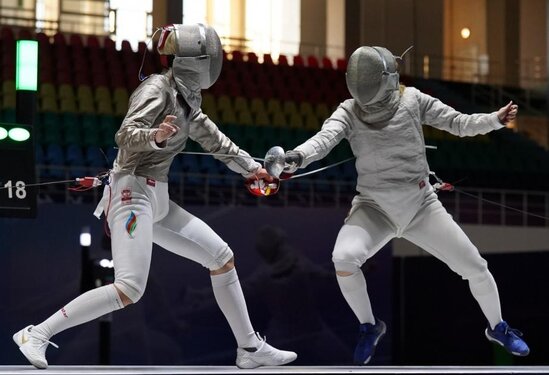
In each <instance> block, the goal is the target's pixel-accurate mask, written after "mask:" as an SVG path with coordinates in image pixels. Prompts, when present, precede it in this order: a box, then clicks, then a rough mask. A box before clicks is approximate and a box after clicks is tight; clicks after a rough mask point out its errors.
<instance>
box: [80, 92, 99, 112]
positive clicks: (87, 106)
mask: <svg viewBox="0 0 549 375" xmlns="http://www.w3.org/2000/svg"><path fill="white" fill-rule="evenodd" d="M77 96H78V109H79V112H82V113H95V103H94V99H93V94H92V90H91V87H90V86H88V85H79V86H78V88H77Z"/></svg>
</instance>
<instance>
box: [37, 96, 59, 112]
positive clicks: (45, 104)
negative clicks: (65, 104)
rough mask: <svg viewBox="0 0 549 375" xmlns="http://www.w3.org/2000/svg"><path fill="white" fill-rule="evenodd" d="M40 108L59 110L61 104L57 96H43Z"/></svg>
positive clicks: (42, 109) (52, 110) (43, 109)
mask: <svg viewBox="0 0 549 375" xmlns="http://www.w3.org/2000/svg"><path fill="white" fill-rule="evenodd" d="M40 110H41V111H46V112H57V111H59V106H58V104H57V98H56V97H55V96H51V95H48V96H43V97H42V98H41V99H40Z"/></svg>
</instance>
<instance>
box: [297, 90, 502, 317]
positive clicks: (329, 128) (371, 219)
mask: <svg viewBox="0 0 549 375" xmlns="http://www.w3.org/2000/svg"><path fill="white" fill-rule="evenodd" d="M367 109H368V110H370V112H367V111H366V110H365V108H364V107H363V106H360V105H359V104H358V103H357V102H356V101H355V99H350V100H346V101H345V102H343V103H342V104H341V105H340V106H339V107H338V108H337V109H336V110H335V112H334V113H333V114H332V115H331V117H330V118H328V119H327V120H326V121H325V122H324V124H323V126H322V129H321V130H320V131H319V132H318V133H317V134H316V135H315V136H313V137H312V138H310V139H309V140H307V141H306V142H305V143H303V144H302V145H300V146H298V147H296V148H295V151H298V152H300V153H301V155H302V156H303V159H304V161H303V164H302V165H301V167H304V166H306V165H308V164H309V163H311V162H313V161H315V160H319V159H321V158H323V157H324V156H326V155H327V154H328V153H329V152H330V150H331V149H332V148H333V147H334V146H335V145H337V144H338V143H339V142H340V141H341V140H342V139H344V138H345V139H347V140H348V141H349V143H350V145H351V149H352V151H353V153H354V155H355V156H356V169H357V172H358V180H357V191H358V192H359V194H358V195H357V196H356V197H355V198H354V199H353V202H352V208H351V211H350V213H349V215H348V217H347V218H346V220H345V224H344V225H343V227H342V228H341V230H340V232H339V235H338V237H337V240H336V244H335V248H334V251H333V262H334V264H335V268H336V270H337V271H346V272H351V273H353V274H355V273H358V272H361V271H360V269H359V268H360V266H361V265H362V264H363V263H364V262H366V260H367V259H368V258H370V257H372V256H373V255H374V254H375V253H376V252H377V251H378V250H380V249H381V248H382V247H383V246H384V245H385V244H386V243H387V242H388V241H390V240H391V239H392V238H395V237H403V238H406V239H408V240H409V241H411V242H413V243H414V244H416V245H418V246H420V247H422V248H423V249H424V250H426V251H428V252H429V253H431V254H432V255H434V256H436V257H437V258H438V259H440V260H442V261H443V262H445V263H446V264H447V265H448V266H449V267H450V268H451V269H452V270H453V271H455V272H456V273H458V274H459V275H460V276H461V277H462V278H464V279H466V280H468V281H469V286H470V288H471V291H472V293H473V295H474V297H475V298H476V300H477V301H478V303H479V304H480V306H481V309H482V311H483V312H484V314H485V315H486V318H487V319H488V321H489V322H490V325H491V326H492V327H493V326H495V325H496V324H497V323H499V322H500V321H501V311H500V303H499V296H498V291H497V287H496V284H495V282H494V279H493V277H492V275H491V274H490V272H489V271H488V268H487V264H486V261H485V260H484V259H483V258H482V257H481V256H480V255H479V252H478V250H477V248H476V247H475V246H474V245H473V244H472V243H471V241H470V240H469V239H468V238H467V236H466V235H465V233H463V231H462V230H461V228H460V227H459V226H458V225H457V224H456V223H455V222H454V221H453V219H452V217H451V216H450V215H449V214H448V213H447V212H446V210H445V209H444V207H442V204H441V203H440V201H439V200H438V198H437V196H436V194H435V193H434V191H433V187H432V186H431V185H430V184H429V182H428V173H429V166H428V164H427V159H426V155H425V144H424V138H423V132H422V125H423V124H425V125H430V126H433V127H435V128H438V129H441V130H446V131H448V132H450V133H452V134H455V135H458V136H473V135H476V134H485V133H487V132H489V131H491V130H494V129H499V128H501V127H502V125H501V124H500V123H499V120H498V118H497V115H496V113H495V112H494V113H491V114H474V115H466V114H461V113H459V112H458V111H456V110H454V109H453V108H451V107H449V106H447V105H445V104H443V103H442V102H440V101H439V100H438V99H435V98H433V97H431V96H429V95H426V94H424V93H421V92H420V91H419V90H417V89H415V88H411V87H408V88H405V89H404V90H403V91H402V92H399V91H395V92H394V93H393V94H392V95H391V96H390V98H388V99H387V100H386V101H385V102H384V103H383V105H379V106H377V107H376V106H375V105H373V106H370V107H368V108H367ZM345 279H347V277H339V276H338V281H340V286H341V287H342V291H343V292H344V295H345V294H346V293H347V294H349V293H358V294H357V295H361V296H362V299H363V300H364V301H362V300H360V298H358V299H357V298H355V297H352V296H351V297H349V298H348V299H347V296H346V299H347V301H348V302H349V304H350V305H351V308H352V309H353V311H354V312H355V314H356V315H357V317H358V319H359V320H360V322H361V323H366V322H370V323H374V317H373V315H372V313H371V307H370V303H369V298H368V296H367V294H366V292H365V282H363V284H364V292H362V291H359V290H358V289H359V288H358V287H357V285H358V284H357V283H354V284H353V285H347V284H349V283H350V281H348V280H345ZM361 283H362V282H361ZM346 291H347V292H346ZM359 300H360V301H359Z"/></svg>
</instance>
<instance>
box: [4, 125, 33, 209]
mask: <svg viewBox="0 0 549 375" xmlns="http://www.w3.org/2000/svg"><path fill="white" fill-rule="evenodd" d="M35 182H36V172H35V161H34V134H33V128H32V126H29V125H19V124H3V123H0V216H3V217H14V218H15V217H17V218H23V217H24V218H33V217H35V216H36V192H37V188H36V187H28V186H27V185H29V184H34V183H35Z"/></svg>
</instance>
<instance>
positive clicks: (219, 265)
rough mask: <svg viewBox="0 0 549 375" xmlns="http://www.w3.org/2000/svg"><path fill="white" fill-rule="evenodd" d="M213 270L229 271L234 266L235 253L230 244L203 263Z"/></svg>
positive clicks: (215, 271)
mask: <svg viewBox="0 0 549 375" xmlns="http://www.w3.org/2000/svg"><path fill="white" fill-rule="evenodd" d="M203 266H204V267H206V268H207V269H209V270H210V271H211V272H214V273H217V272H221V273H224V272H227V271H230V270H231V269H233V268H234V253H233V251H232V250H231V248H230V247H229V246H225V247H224V248H222V249H220V250H219V251H218V252H216V253H215V254H212V257H211V258H210V259H209V260H208V261H207V262H205V263H204V264H203Z"/></svg>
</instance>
